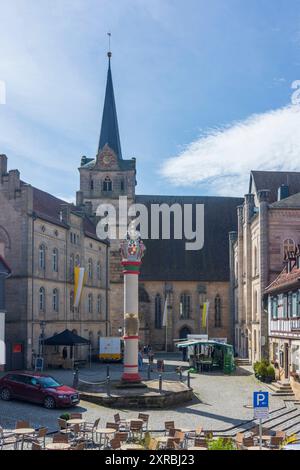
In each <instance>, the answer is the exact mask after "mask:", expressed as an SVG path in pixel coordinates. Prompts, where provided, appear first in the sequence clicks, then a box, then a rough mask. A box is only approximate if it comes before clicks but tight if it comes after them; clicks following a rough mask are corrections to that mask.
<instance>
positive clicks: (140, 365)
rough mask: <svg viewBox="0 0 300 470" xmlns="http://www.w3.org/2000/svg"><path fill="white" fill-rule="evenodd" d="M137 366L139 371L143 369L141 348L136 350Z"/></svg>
mask: <svg viewBox="0 0 300 470" xmlns="http://www.w3.org/2000/svg"><path fill="white" fill-rule="evenodd" d="M138 367H139V371H141V370H143V354H142V351H141V350H139V352H138Z"/></svg>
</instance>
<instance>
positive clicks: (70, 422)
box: [67, 418, 85, 426]
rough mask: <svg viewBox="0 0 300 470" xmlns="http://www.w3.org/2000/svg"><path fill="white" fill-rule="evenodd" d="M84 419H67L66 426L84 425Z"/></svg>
mask: <svg viewBox="0 0 300 470" xmlns="http://www.w3.org/2000/svg"><path fill="white" fill-rule="evenodd" d="M84 423H85V419H82V418H73V419H68V421H67V424H68V426H69V425H70V426H72V425H73V424H84Z"/></svg>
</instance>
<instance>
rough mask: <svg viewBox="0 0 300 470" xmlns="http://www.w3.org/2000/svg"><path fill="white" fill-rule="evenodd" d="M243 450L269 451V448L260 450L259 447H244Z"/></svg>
mask: <svg viewBox="0 0 300 470" xmlns="http://www.w3.org/2000/svg"><path fill="white" fill-rule="evenodd" d="M243 450H270V449H269V447H262V448H260V447H259V446H250V447H244V449H243Z"/></svg>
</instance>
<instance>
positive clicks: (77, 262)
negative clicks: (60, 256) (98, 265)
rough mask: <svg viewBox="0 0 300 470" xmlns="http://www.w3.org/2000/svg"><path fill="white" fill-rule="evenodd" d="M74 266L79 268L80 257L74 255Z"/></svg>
mask: <svg viewBox="0 0 300 470" xmlns="http://www.w3.org/2000/svg"><path fill="white" fill-rule="evenodd" d="M75 266H76V267H79V266H80V256H79V255H76V257H75Z"/></svg>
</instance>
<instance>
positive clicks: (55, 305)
mask: <svg viewBox="0 0 300 470" xmlns="http://www.w3.org/2000/svg"><path fill="white" fill-rule="evenodd" d="M52 307H53V310H54V312H58V290H57V289H53V294H52Z"/></svg>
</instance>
